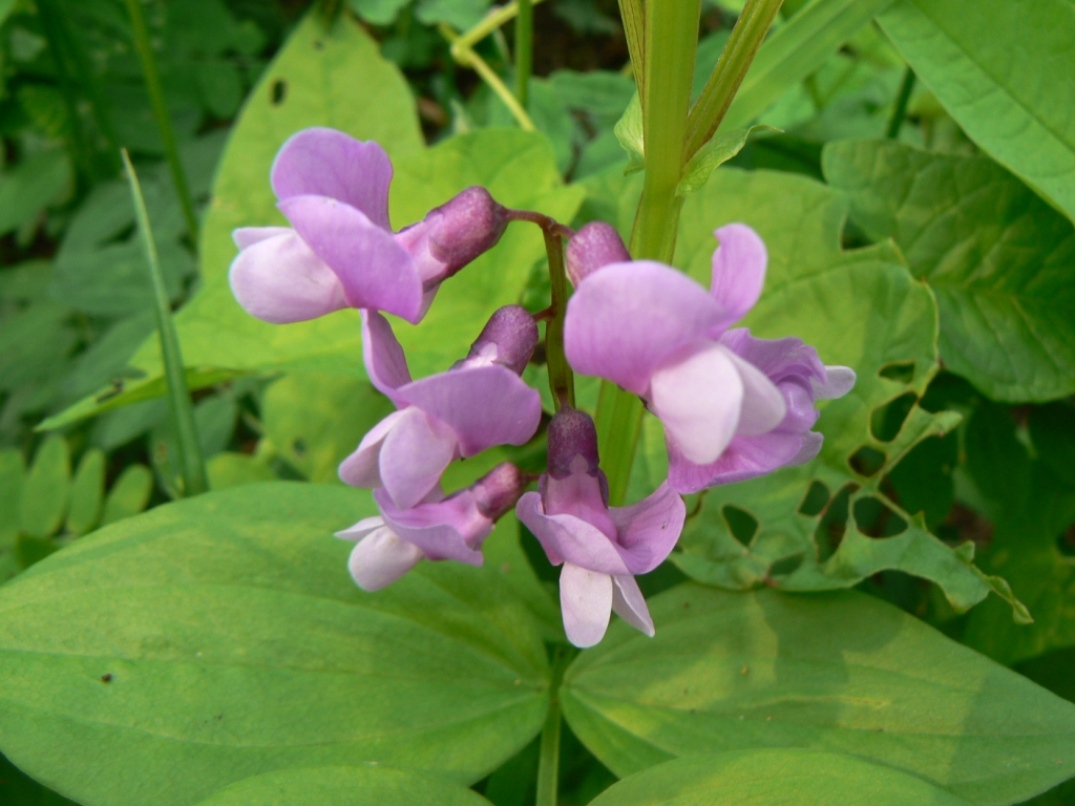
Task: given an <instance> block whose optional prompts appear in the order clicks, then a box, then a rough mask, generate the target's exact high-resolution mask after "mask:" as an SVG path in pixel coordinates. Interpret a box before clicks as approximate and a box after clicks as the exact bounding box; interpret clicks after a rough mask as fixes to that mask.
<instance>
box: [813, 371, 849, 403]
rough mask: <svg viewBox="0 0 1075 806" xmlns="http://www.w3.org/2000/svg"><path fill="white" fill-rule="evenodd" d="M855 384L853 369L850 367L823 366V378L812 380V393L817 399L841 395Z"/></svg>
mask: <svg viewBox="0 0 1075 806" xmlns="http://www.w3.org/2000/svg"><path fill="white" fill-rule="evenodd" d="M854 385H855V370H853V369H851V367H839V366H834V367H828V366H827V367H825V380H824V381H823V382H821V383H818V382H816V381H815V382H814V394H815V395H816V396H817V397H818V398H819V399H826V398H836V397H843V396H844V395H846V394H847V393H848V392H850V391H851V387H853V386H854Z"/></svg>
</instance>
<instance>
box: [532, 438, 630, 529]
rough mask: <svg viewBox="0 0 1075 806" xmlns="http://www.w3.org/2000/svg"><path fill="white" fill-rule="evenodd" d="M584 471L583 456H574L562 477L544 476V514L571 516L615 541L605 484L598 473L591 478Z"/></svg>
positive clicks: (585, 462)
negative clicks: (568, 468)
mask: <svg viewBox="0 0 1075 806" xmlns="http://www.w3.org/2000/svg"><path fill="white" fill-rule="evenodd" d="M550 430H551V429H550ZM595 450H596V446H595ZM549 464H550V465H551V464H552V462H551V461H550V463H549ZM587 471H588V462H587V461H586V457H585V456H583V455H582V454H576V455H575V459H574V461H573V462H572V463H571V470H570V472H569V473H568V474H567V475H566V476H564V477H563V478H556V477H554V476H552V475H549V474H546V475H545V476H544V477H543V478H542V481H541V495H542V501H543V503H544V507H545V512H547V513H548V514H549V515H562V514H566V515H574V516H575V517H576V518H581V519H582V520H584V521H586V522H587V523H589V524H590V525H592V526H594V527H596V528H597V529H599V530H600V531H601V532H604V533H605V534H606V535H608V538H609V540H615V539H616V525H615V523H613V521H612V517H611V516H610V515H609V509H608V502H607V494H608V481H607V480H606V479H605V478H604V475H603V474H601V473H600V471H598V473H597V474H595V475H593V476H591V475H590V474H589V473H588V472H587Z"/></svg>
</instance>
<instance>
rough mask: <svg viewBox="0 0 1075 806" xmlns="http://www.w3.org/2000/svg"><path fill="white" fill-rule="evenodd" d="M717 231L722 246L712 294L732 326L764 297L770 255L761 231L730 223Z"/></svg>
mask: <svg viewBox="0 0 1075 806" xmlns="http://www.w3.org/2000/svg"><path fill="white" fill-rule="evenodd" d="M713 234H714V235H715V236H716V238H717V240H718V241H719V242H720V245H719V246H717V251H715V252H714V253H713V279H712V282H711V284H710V293H711V294H712V295H713V299H715V300H716V301H717V302H719V303H720V305H721V307H723V308H724V310H725V312H726V319H725V324H726V325H728V324H731V323H732V322H735V321H738V320H739V319H742V318H743V316H744V314H746V312H747V311H749V310H750V309H751V308H753V307H754V303H756V302H757V301H758V297H760V296H761V289H762V286H763V285H764V284H765V266H766V264H767V263H768V262H769V255H768V253H767V252H766V251H765V244H764V243H763V242H762V239H761V238H760V237H759V236H758V233H756V232H755V231H754V230H752V229H751V228H750V227H748V226H747V225H746V224H728V225H727V226H726V227H721V228H720V229H718V230H717V231H716V232H714V233H713Z"/></svg>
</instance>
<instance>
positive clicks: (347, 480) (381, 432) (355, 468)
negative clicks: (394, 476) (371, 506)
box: [339, 411, 404, 489]
mask: <svg viewBox="0 0 1075 806" xmlns="http://www.w3.org/2000/svg"><path fill="white" fill-rule="evenodd" d="M403 416H404V412H402V411H394V412H392V413H391V414H389V415H388V416H387V417H385V418H384V419H383V420H381V421H380V422H379V423H377V425H375V426H373V428H371V429H370V430H369V431H367V432H366V436H364V437H362V441H361V442H359V443H358V447H357V448H356V449H355V452H354V453H352V454H351V455H350V456H348V457H347V458H346V459H344V460H343V461H342V462H341V463H340V469H339V476H340V481H342V482H343V483H344V484H349V485H351V486H352V487H364V488H368V489H373V488H374V487H383V486H384V483H383V482H382V481H381V448H382V446H383V445H384V441H385V438H386V437H387V436H388V434H389V433H390V432H391V431H392V429H393V428H395V427H396V423H398V422H399V420H400V419H402V418H403Z"/></svg>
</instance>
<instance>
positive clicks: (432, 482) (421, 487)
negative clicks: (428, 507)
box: [380, 407, 458, 509]
mask: <svg viewBox="0 0 1075 806" xmlns="http://www.w3.org/2000/svg"><path fill="white" fill-rule="evenodd" d="M400 414H401V415H402V416H401V417H400V418H399V419H398V420H397V421H396V423H395V426H394V427H393V428H392V430H391V431H389V432H388V434H387V436H385V440H384V444H383V445H382V446H381V455H380V473H381V481H382V482H383V483H384V488H385V489H386V490H387V491H388V494H389V495H390V496H391V497H392V501H393V502H394V503H395V505H396V506H397V507H399V508H400V509H408V508H409V507H413V506H414V505H415V504H417V503H419V502H420V501H421V500H422V499H423V498H425V497H426V495H427V494H428V493H429V491H430V490H432V489H433V488H434V487H436V486H437V482H438V481H440V477H441V474H442V473H443V472H444V468H446V467H447V466H448V465H449V464H451V462H452V460H453V459H455V458H456V455H457V448H458V443H457V442H456V439H455V434H453V433H452V432H451V429H449V428H448V427H447V426H446V425H444V424H443V423H440V422H437V421H436V420H434V419H433V418H432V417H427V416H426V415H425V414H424V413H423V412H422V411H421V410H419V409H416V408H413V407H412V408H406V409H403V411H401V412H400Z"/></svg>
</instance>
